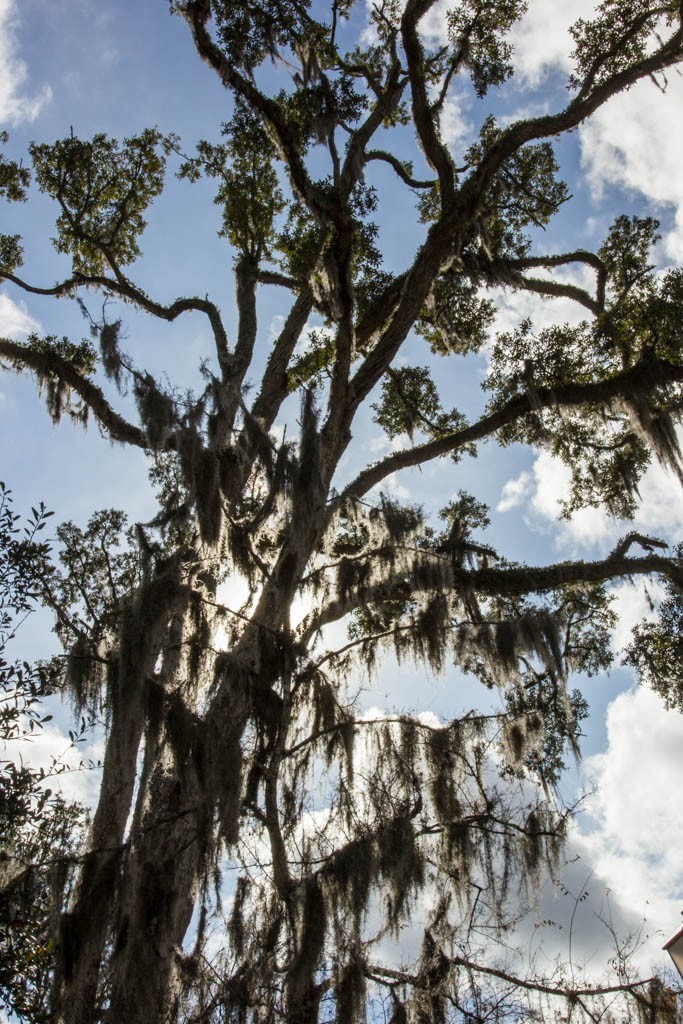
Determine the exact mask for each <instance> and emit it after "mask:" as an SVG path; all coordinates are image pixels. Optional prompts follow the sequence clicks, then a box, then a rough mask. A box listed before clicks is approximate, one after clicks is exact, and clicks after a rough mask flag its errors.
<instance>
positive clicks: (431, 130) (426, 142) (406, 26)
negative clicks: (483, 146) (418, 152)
mask: <svg viewBox="0 0 683 1024" xmlns="http://www.w3.org/2000/svg"><path fill="white" fill-rule="evenodd" d="M434 3H435V0H408V3H407V4H406V6H405V9H404V12H403V17H402V18H401V34H402V38H403V49H404V52H405V55H406V60H407V62H408V75H409V77H410V91H411V94H412V101H413V119H414V121H415V127H416V129H417V133H418V138H419V140H420V144H421V146H422V150H423V152H424V155H425V158H426V159H427V162H428V163H429V165H430V167H433V168H434V170H435V171H436V173H437V174H438V176H439V185H440V191H441V201H442V203H444V202H448V201H449V200H450V198H451V196H452V193H453V185H454V182H455V173H454V168H453V161H452V159H451V155H450V153H449V152H448V150H447V148H446V147H445V146H444V145H443V143H442V142H441V140H440V138H439V134H438V131H437V127H436V123H435V120H434V115H433V112H432V110H431V107H430V103H429V99H428V97H427V87H426V73H425V62H424V53H423V50H422V44H421V42H420V39H419V36H418V32H417V25H418V22H419V21H420V19H421V18H423V17H424V15H425V14H426V13H427V11H429V9H430V8H431V7H433V6H434Z"/></svg>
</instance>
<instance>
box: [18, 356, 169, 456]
mask: <svg viewBox="0 0 683 1024" xmlns="http://www.w3.org/2000/svg"><path fill="white" fill-rule="evenodd" d="M1 357H4V358H6V359H8V360H9V361H10V363H11V364H12V365H13V366H14V368H15V369H17V370H19V369H29V370H32V371H33V372H34V373H36V374H37V375H38V376H39V377H49V376H50V374H53V375H54V376H56V377H58V378H59V380H60V381H62V382H63V383H64V384H66V385H67V386H68V387H69V388H71V390H72V391H75V392H76V394H77V395H78V396H79V398H81V399H82V400H83V401H84V402H85V404H86V405H87V407H88V409H89V410H90V411H91V412H92V413H93V415H94V416H95V418H96V419H97V421H98V422H99V423H100V424H101V426H102V427H103V428H104V429H105V430H106V431H107V433H108V434H109V436H110V437H111V438H112V439H113V440H114V441H120V442H121V443H122V444H131V445H135V447H137V448H143V449H148V448H149V447H150V444H149V440H148V438H147V435H146V433H145V432H144V431H143V430H140V428H139V427H136V426H134V425H133V424H132V423H129V422H128V421H127V420H125V419H123V417H122V416H120V415H119V414H118V413H117V412H116V411H115V410H114V409H112V407H111V406H110V405H109V403H108V402H107V400H106V398H105V397H104V394H103V393H102V391H101V390H100V389H99V388H98V387H97V386H96V385H95V384H93V383H92V382H91V381H89V380H87V379H86V378H85V377H82V376H81V374H80V373H78V371H77V370H75V369H74V368H73V366H72V365H71V363H69V362H68V361H67V360H66V359H64V358H63V357H62V356H60V355H58V354H57V353H56V352H36V351H33V350H32V349H30V348H28V347H27V346H26V345H20V344H18V343H17V342H15V341H9V340H8V339H7V338H0V358H1Z"/></svg>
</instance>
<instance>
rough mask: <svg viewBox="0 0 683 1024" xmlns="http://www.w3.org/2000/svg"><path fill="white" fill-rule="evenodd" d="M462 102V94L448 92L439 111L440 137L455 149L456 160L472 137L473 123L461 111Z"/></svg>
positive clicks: (463, 102) (463, 101)
mask: <svg viewBox="0 0 683 1024" xmlns="http://www.w3.org/2000/svg"><path fill="white" fill-rule="evenodd" d="M464 104H465V99H464V97H463V96H460V95H458V94H457V93H449V95H448V96H447V97H446V100H445V102H444V105H443V110H442V112H441V137H442V139H443V141H444V142H445V143H446V145H447V146H449V147H450V148H451V149H456V150H457V153H456V162H457V161H458V159H459V156H458V155H460V156H461V155H462V153H463V151H464V149H465V148H466V147H467V146H468V145H469V143H470V142H471V141H472V137H473V125H472V122H471V121H470V120H469V119H468V118H467V117H466V116H465V114H464V112H463V107H464Z"/></svg>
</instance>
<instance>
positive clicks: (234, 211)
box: [178, 103, 285, 260]
mask: <svg viewBox="0 0 683 1024" xmlns="http://www.w3.org/2000/svg"><path fill="white" fill-rule="evenodd" d="M222 134H223V135H224V136H225V137H227V139H228V142H227V143H221V144H218V145H215V144H212V143H210V142H205V141H202V142H200V143H198V145H197V156H196V157H192V158H189V159H186V160H185V161H184V162H183V163H182V164H181V167H180V170H179V172H178V174H179V177H181V178H187V179H188V180H190V181H196V180H197V178H198V177H199V176H200V174H202V173H203V174H206V175H207V176H208V177H210V178H216V179H218V181H219V185H218V191H217V193H216V197H215V199H214V202H215V203H216V205H217V206H220V207H221V211H222V217H223V227H222V229H221V231H220V234H221V235H223V236H224V237H225V238H227V239H228V241H229V242H230V244H231V245H233V246H234V247H235V249H236V250H237V252H238V254H241V255H248V256H251V257H252V258H253V259H255V260H260V259H263V258H266V259H267V258H269V257H270V254H271V250H272V246H273V242H274V239H275V219H276V217H277V216H278V214H280V213H281V212H282V210H283V209H284V205H285V204H284V199H283V195H282V191H281V190H280V187H279V184H278V176H277V173H276V171H275V167H274V157H275V149H274V147H273V144H272V143H271V141H270V139H269V137H268V135H267V133H266V132H265V131H264V129H263V126H262V124H261V122H260V120H259V119H258V117H257V116H256V115H255V114H254V113H253V112H252V111H250V110H249V109H248V108H247V107H246V106H245V105H244V104H239V103H238V104H237V106H236V110H235V113H234V114H233V117H232V119H231V120H230V121H229V122H228V123H227V124H225V125H223V131H222Z"/></svg>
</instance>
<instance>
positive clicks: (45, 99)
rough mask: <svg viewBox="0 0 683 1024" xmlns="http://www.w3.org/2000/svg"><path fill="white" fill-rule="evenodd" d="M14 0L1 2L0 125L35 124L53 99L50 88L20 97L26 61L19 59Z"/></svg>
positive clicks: (24, 77) (45, 87)
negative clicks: (29, 122) (30, 122)
mask: <svg viewBox="0 0 683 1024" xmlns="http://www.w3.org/2000/svg"><path fill="white" fill-rule="evenodd" d="M16 28H17V5H16V2H15V0H0V125H1V124H3V123H4V124H13V125H16V124H21V123H22V122H24V121H34V120H35V119H36V117H37V116H38V114H39V113H40V111H41V110H42V108H43V107H44V106H45V104H46V103H49V101H50V100H51V99H52V90H51V88H50V86H49V85H44V86H43V87H42V89H41V90H40V91H39V92H37V93H36V94H35V95H33V96H29V95H25V94H23V93H22V91H21V90H22V86H24V85H25V83H26V81H27V79H28V68H27V67H26V63H25V61H23V60H21V59H20V57H19V56H18V53H17V51H18V44H17V37H16Z"/></svg>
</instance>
